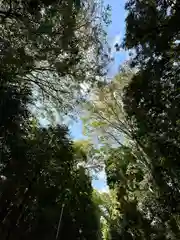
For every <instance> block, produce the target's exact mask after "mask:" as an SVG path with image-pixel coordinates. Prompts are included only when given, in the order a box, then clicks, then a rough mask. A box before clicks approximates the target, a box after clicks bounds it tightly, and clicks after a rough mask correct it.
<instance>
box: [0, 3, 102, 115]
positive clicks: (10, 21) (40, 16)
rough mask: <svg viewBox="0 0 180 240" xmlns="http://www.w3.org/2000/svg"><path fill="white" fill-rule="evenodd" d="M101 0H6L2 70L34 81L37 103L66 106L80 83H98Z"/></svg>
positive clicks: (74, 98)
mask: <svg viewBox="0 0 180 240" xmlns="http://www.w3.org/2000/svg"><path fill="white" fill-rule="evenodd" d="M100 5H101V6H99V5H96V4H95V3H94V2H93V1H89V0H87V1H86V2H84V3H81V2H80V1H74V0H72V1H66V0H63V1H58V0H54V1H46V0H44V1H40V0H35V1H34V0H29V1H26V2H22V1H14V0H10V1H2V3H1V7H0V18H1V21H0V28H1V39H0V42H1V48H2V49H3V50H2V51H1V60H2V62H1V70H3V69H4V68H6V69H7V71H12V72H14V73H15V75H14V77H16V81H17V82H18V83H20V84H23V85H25V84H28V85H30V86H31V88H33V91H34V97H35V98H37V99H36V100H37V104H39V102H41V103H42V102H43V103H44V104H45V105H47V104H48V103H50V102H51V103H53V106H54V105H60V106H61V109H63V110H64V111H65V112H67V109H68V107H72V106H73V104H74V103H75V101H78V100H79V97H78V95H80V93H81V84H82V83H84V82H85V83H86V84H92V83H95V82H96V80H95V79H96V77H97V76H100V75H101V74H102V72H103V71H104V63H105V61H106V58H104V53H103V52H104V49H105V44H104V40H103V38H104V37H103V35H104V32H103V29H102V28H101V23H100V22H99V21H97V19H99V15H98V16H97V11H98V9H99V7H101V8H102V4H100ZM102 14H103V13H102ZM100 17H101V16H100ZM87 55H88V56H89V58H88V59H87ZM102 65H103V66H102ZM37 93H38V96H36V95H37ZM67 98H68V99H72V101H71V103H72V105H71V104H69V103H70V101H69V100H68V101H67V102H66V101H65V99H67ZM46 108H47V106H46V107H45V109H46Z"/></svg>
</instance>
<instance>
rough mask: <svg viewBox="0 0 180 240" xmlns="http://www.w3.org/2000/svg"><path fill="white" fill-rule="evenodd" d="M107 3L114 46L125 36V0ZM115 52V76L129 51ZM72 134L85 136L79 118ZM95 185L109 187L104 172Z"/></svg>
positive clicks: (94, 182)
mask: <svg viewBox="0 0 180 240" xmlns="http://www.w3.org/2000/svg"><path fill="white" fill-rule="evenodd" d="M104 2H105V4H109V5H110V6H111V8H112V12H111V15H112V16H111V20H112V23H111V25H110V26H109V27H108V29H107V33H108V41H109V44H110V46H112V47H113V46H114V45H115V43H120V42H121V41H122V39H123V36H124V29H125V10H124V4H125V0H111V1H110V0H105V1H104ZM113 54H114V58H115V60H114V63H113V64H112V66H111V68H110V71H109V76H110V77H113V76H114V75H116V73H117V72H118V67H119V65H120V64H121V63H122V62H124V61H125V60H126V58H127V53H126V52H125V51H120V52H118V53H117V52H113ZM70 132H71V136H72V137H73V138H74V139H82V138H84V136H83V134H82V122H81V121H80V120H78V121H77V122H74V123H73V124H72V125H71V127H70ZM93 186H94V187H95V188H97V189H98V190H100V191H105V190H106V189H107V185H106V182H105V175H104V173H103V172H102V173H100V174H99V175H98V180H93Z"/></svg>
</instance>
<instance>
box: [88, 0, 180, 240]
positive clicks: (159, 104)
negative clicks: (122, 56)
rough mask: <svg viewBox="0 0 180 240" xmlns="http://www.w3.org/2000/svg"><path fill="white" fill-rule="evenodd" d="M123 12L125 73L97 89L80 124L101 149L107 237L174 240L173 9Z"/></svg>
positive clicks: (130, 6)
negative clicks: (109, 194) (108, 195)
mask: <svg viewBox="0 0 180 240" xmlns="http://www.w3.org/2000/svg"><path fill="white" fill-rule="evenodd" d="M125 8H126V10H127V18H126V33H125V38H124V43H123V44H124V48H125V49H127V50H133V51H134V52H135V55H134V57H133V58H132V61H131V69H132V71H133V72H131V71H129V69H128V68H126V74H127V79H128V81H126V80H125V81H122V82H119V84H117V82H118V80H117V78H119V79H123V78H124V72H122V70H121V71H120V72H119V74H118V77H116V78H115V79H113V80H112V81H111V82H110V83H109V84H107V86H105V87H103V88H100V89H98V90H97V91H96V92H95V93H94V95H93V97H92V100H91V101H89V102H88V103H87V111H88V112H89V116H92V118H91V119H88V118H87V119H86V120H85V127H86V129H87V132H88V134H89V136H90V137H91V136H93V137H94V136H97V137H98V139H99V143H100V144H101V145H103V146H104V147H105V151H104V163H105V166H106V167H105V168H106V174H107V183H108V185H109V187H110V189H113V190H115V191H116V193H117V195H116V196H117V203H118V206H119V207H118V213H117V215H116V218H115V221H114V219H111V220H110V221H109V223H108V226H109V236H110V239H143V240H144V239H148V240H150V239H173V240H174V239H179V237H180V235H179V233H180V222H179V214H180V212H179V209H180V208H179V192H180V175H179V173H180V171H179V153H180V152H179V150H180V145H179V142H180V141H179V140H180V138H179V137H180V135H179V133H180V131H179V130H180V129H179V124H178V123H179V118H180V116H179V102H180V101H179V96H180V95H179V55H178V52H179V40H180V39H179V34H180V28H179V25H178V21H179V16H180V8H179V1H166V0H164V1H156V0H149V1H139V0H135V1H134V0H133V1H131V0H130V1H127V3H126V6H125ZM131 73H132V74H131ZM102 149H103V148H102ZM115 223H116V224H115ZM107 239H108V238H107Z"/></svg>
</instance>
